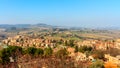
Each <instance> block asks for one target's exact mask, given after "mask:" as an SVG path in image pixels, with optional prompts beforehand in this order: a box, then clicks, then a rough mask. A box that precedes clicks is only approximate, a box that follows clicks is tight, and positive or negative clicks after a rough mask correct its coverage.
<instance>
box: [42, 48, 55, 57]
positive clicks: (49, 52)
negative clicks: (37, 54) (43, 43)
mask: <svg viewBox="0 0 120 68" xmlns="http://www.w3.org/2000/svg"><path fill="white" fill-rule="evenodd" d="M52 53H53V50H52V48H50V47H49V48H45V49H44V56H50V55H52Z"/></svg>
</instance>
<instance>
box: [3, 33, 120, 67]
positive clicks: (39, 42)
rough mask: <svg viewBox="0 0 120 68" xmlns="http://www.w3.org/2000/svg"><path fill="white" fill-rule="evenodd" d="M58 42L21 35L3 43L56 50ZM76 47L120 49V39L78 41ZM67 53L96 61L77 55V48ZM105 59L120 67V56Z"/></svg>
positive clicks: (92, 58)
mask: <svg viewBox="0 0 120 68" xmlns="http://www.w3.org/2000/svg"><path fill="white" fill-rule="evenodd" d="M59 41H62V42H65V40H59ZM57 42H58V40H54V39H42V38H30V37H27V36H21V35H18V36H15V37H9V38H8V39H5V40H3V41H2V43H4V44H7V45H16V46H22V47H37V48H41V47H43V48H44V47H51V48H54V47H56V46H57ZM76 45H78V46H79V47H81V46H91V47H92V48H95V49H102V50H107V49H108V48H110V47H111V48H117V49H120V39H117V40H115V41H113V40H110V41H103V40H93V39H89V40H83V41H78V42H76ZM67 51H68V52H69V56H71V57H74V58H75V60H76V61H86V60H87V61H88V60H89V61H92V62H94V61H95V59H94V57H93V56H92V55H91V56H86V54H84V53H80V52H77V53H75V48H72V47H68V48H67ZM105 58H106V59H107V61H105V62H113V63H114V64H116V65H120V55H117V56H116V57H113V56H111V55H109V54H105Z"/></svg>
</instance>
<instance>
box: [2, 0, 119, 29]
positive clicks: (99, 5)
mask: <svg viewBox="0 0 120 68" xmlns="http://www.w3.org/2000/svg"><path fill="white" fill-rule="evenodd" d="M23 23H25V24H36V23H45V24H50V25H60V26H77V27H78V26H82V27H106V26H110V27H111V26H115V27H119V26H120V0H0V24H23Z"/></svg>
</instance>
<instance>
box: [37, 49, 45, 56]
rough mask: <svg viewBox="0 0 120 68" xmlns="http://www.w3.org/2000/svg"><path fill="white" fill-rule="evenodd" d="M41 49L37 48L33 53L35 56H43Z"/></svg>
mask: <svg viewBox="0 0 120 68" xmlns="http://www.w3.org/2000/svg"><path fill="white" fill-rule="evenodd" d="M43 53H44V52H43V49H41V48H38V49H37V50H36V52H35V55H43Z"/></svg>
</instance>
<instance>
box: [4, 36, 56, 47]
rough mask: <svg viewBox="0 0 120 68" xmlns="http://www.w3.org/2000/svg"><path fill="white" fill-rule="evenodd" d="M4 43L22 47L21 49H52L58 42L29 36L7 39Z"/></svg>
mask: <svg viewBox="0 0 120 68" xmlns="http://www.w3.org/2000/svg"><path fill="white" fill-rule="evenodd" d="M2 43H4V44H7V45H13V46H14V45H15V46H21V47H36V48H40V47H48V46H50V47H51V48H53V47H55V45H56V40H52V39H42V38H30V37H27V36H21V35H18V36H15V37H8V39H5V40H3V41H2Z"/></svg>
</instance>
